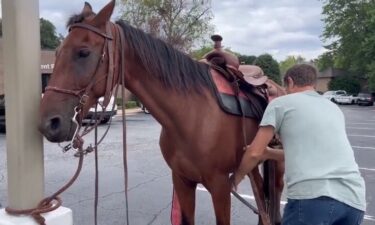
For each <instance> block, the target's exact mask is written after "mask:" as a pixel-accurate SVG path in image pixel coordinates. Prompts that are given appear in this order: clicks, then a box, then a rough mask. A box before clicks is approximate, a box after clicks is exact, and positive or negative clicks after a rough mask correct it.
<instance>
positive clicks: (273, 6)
mask: <svg viewBox="0 0 375 225" xmlns="http://www.w3.org/2000/svg"><path fill="white" fill-rule="evenodd" d="M321 7H322V5H321V2H319V1H315V0H310V1H305V0H263V1H255V0H235V1H233V0H221V1H214V2H213V12H214V15H215V18H214V24H215V26H216V31H217V33H219V34H221V35H222V36H223V38H224V41H223V45H225V46H226V47H230V48H231V49H232V50H234V51H237V52H239V53H242V54H246V55H259V54H262V53H266V52H267V53H271V54H273V55H274V56H275V57H276V58H277V59H278V60H282V59H284V58H285V57H286V56H288V55H290V54H291V53H298V54H300V55H302V56H303V57H305V58H307V59H311V58H315V57H316V56H317V55H319V54H320V53H321V51H322V50H321V49H322V43H321V41H320V37H319V36H320V34H321V33H322V30H323V23H322V21H321Z"/></svg>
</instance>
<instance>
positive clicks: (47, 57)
mask: <svg viewBox="0 0 375 225" xmlns="http://www.w3.org/2000/svg"><path fill="white" fill-rule="evenodd" d="M54 65H55V51H54V50H41V53H40V73H41V82H42V92H44V89H45V87H46V86H47V83H48V80H49V78H50V75H51V74H52V71H53V68H54ZM0 95H4V66H3V39H2V38H0ZM118 97H119V98H121V93H119V95H118ZM130 99H134V96H133V95H132V94H131V93H130V92H129V91H128V90H126V101H127V100H130Z"/></svg>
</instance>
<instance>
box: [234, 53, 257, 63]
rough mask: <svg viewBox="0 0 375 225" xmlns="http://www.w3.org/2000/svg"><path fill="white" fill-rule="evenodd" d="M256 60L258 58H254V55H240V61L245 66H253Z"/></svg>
mask: <svg viewBox="0 0 375 225" xmlns="http://www.w3.org/2000/svg"><path fill="white" fill-rule="evenodd" d="M256 58H257V57H256V56H254V55H239V56H238V59H239V60H240V63H241V64H245V65H253V64H254V62H255V60H256Z"/></svg>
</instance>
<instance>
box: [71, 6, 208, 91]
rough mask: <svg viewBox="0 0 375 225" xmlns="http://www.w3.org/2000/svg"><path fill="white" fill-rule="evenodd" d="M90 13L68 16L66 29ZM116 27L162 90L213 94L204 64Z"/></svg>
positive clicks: (133, 31) (131, 29) (139, 33)
mask: <svg viewBox="0 0 375 225" xmlns="http://www.w3.org/2000/svg"><path fill="white" fill-rule="evenodd" d="M90 16H95V14H94V13H89V14H87V13H86V14H82V13H81V14H75V15H72V16H71V17H70V18H69V20H68V22H67V27H69V26H71V25H72V24H74V23H81V22H84V21H85V19H86V18H87V17H90ZM117 24H119V25H120V26H121V28H122V29H123V31H124V36H125V41H126V42H127V46H128V47H129V49H127V50H128V51H130V53H131V54H134V56H135V57H137V58H139V60H140V62H141V63H142V65H143V67H144V68H145V69H146V70H147V72H148V73H149V74H150V75H152V76H155V77H157V78H158V79H159V80H160V81H161V82H162V84H163V85H164V86H165V87H166V88H171V89H175V90H177V91H180V92H183V93H189V92H191V91H192V90H193V91H196V92H198V93H202V90H203V88H208V89H209V90H210V91H212V92H213V91H214V89H213V87H212V84H211V78H210V75H209V68H208V65H206V64H204V63H201V62H197V61H195V60H193V59H192V58H191V57H189V56H188V55H186V54H184V53H182V52H180V51H178V50H176V49H174V48H173V47H172V46H170V45H169V44H167V43H165V42H164V41H162V40H160V39H157V38H154V37H152V36H151V35H149V34H146V33H144V32H143V31H141V30H139V29H137V28H134V27H132V26H130V25H129V24H127V23H126V22H124V21H122V20H120V21H117Z"/></svg>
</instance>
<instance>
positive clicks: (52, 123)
mask: <svg viewBox="0 0 375 225" xmlns="http://www.w3.org/2000/svg"><path fill="white" fill-rule="evenodd" d="M60 125H61V118H60V117H54V118H52V119H51V121H50V128H51V130H57V129H59V128H60Z"/></svg>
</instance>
